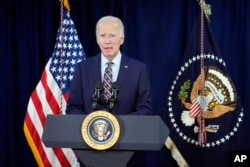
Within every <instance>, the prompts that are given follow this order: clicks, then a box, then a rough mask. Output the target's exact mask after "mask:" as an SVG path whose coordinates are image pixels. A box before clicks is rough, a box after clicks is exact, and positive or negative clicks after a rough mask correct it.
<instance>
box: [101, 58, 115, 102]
mask: <svg viewBox="0 0 250 167" xmlns="http://www.w3.org/2000/svg"><path fill="white" fill-rule="evenodd" d="M107 65H108V66H107V67H106V69H105V71H104V77H103V88H104V91H103V94H104V98H105V100H106V101H108V99H109V98H110V96H111V85H112V68H111V66H112V65H113V62H108V63H107Z"/></svg>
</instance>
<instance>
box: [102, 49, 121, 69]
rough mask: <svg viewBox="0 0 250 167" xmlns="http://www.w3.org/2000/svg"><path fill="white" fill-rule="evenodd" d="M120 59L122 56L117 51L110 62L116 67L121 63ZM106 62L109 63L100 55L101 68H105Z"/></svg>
mask: <svg viewBox="0 0 250 167" xmlns="http://www.w3.org/2000/svg"><path fill="white" fill-rule="evenodd" d="M121 58H122V54H121V52H120V51H119V52H118V54H117V55H116V56H115V58H114V59H113V60H112V62H113V63H114V65H117V66H118V65H119V64H120V62H121ZM107 62H109V60H108V59H107V58H106V57H105V56H104V55H103V54H102V53H101V64H102V66H105V65H106V63H107Z"/></svg>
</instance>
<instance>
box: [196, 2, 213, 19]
mask: <svg viewBox="0 0 250 167" xmlns="http://www.w3.org/2000/svg"><path fill="white" fill-rule="evenodd" d="M197 1H199V4H200V7H201V9H202V10H203V11H204V13H205V16H206V18H207V19H208V21H210V18H209V16H210V15H211V14H212V11H211V5H209V4H207V3H206V2H205V0H197Z"/></svg>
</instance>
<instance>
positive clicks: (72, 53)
mask: <svg viewBox="0 0 250 167" xmlns="http://www.w3.org/2000/svg"><path fill="white" fill-rule="evenodd" d="M84 59H85V52H84V49H83V47H82V45H81V43H80V40H79V38H78V35H77V31H76V28H75V25H74V22H73V21H72V19H71V17H70V14H69V12H68V11H67V10H66V9H64V10H63V18H62V22H61V25H60V26H59V29H58V34H57V38H56V44H55V48H54V52H53V54H52V57H51V58H50V59H49V61H48V63H47V64H46V66H45V69H44V71H43V73H42V76H41V80H40V81H39V83H38V85H37V86H36V88H35V90H34V91H33V92H32V94H31V96H30V99H29V103H28V107H27V113H26V116H25V120H24V127H23V129H24V134H25V136H26V140H27V142H28V144H29V146H30V148H31V150H32V152H33V155H34V157H35V159H36V161H37V163H38V165H39V166H46V167H49V166H64V167H66V166H79V163H78V161H77V158H76V155H75V153H74V152H73V150H72V149H70V148H47V147H46V146H45V145H44V143H43V142H42V134H43V128H44V125H45V121H46V116H47V115H48V114H65V109H66V104H67V99H68V94H69V93H68V92H69V86H70V81H71V80H72V78H73V76H74V70H75V66H76V64H77V63H79V62H80V61H82V60H84Z"/></svg>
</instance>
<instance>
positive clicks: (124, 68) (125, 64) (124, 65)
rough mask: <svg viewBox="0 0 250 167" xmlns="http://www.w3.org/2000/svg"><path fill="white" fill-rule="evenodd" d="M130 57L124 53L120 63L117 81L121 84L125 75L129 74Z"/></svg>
mask: <svg viewBox="0 0 250 167" xmlns="http://www.w3.org/2000/svg"><path fill="white" fill-rule="evenodd" d="M129 68H130V67H129V59H128V57H126V56H125V55H122V60H121V64H120V70H119V74H118V78H117V82H118V83H119V84H120V85H121V84H122V82H123V80H124V78H125V76H126V75H127V73H128V71H129Z"/></svg>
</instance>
